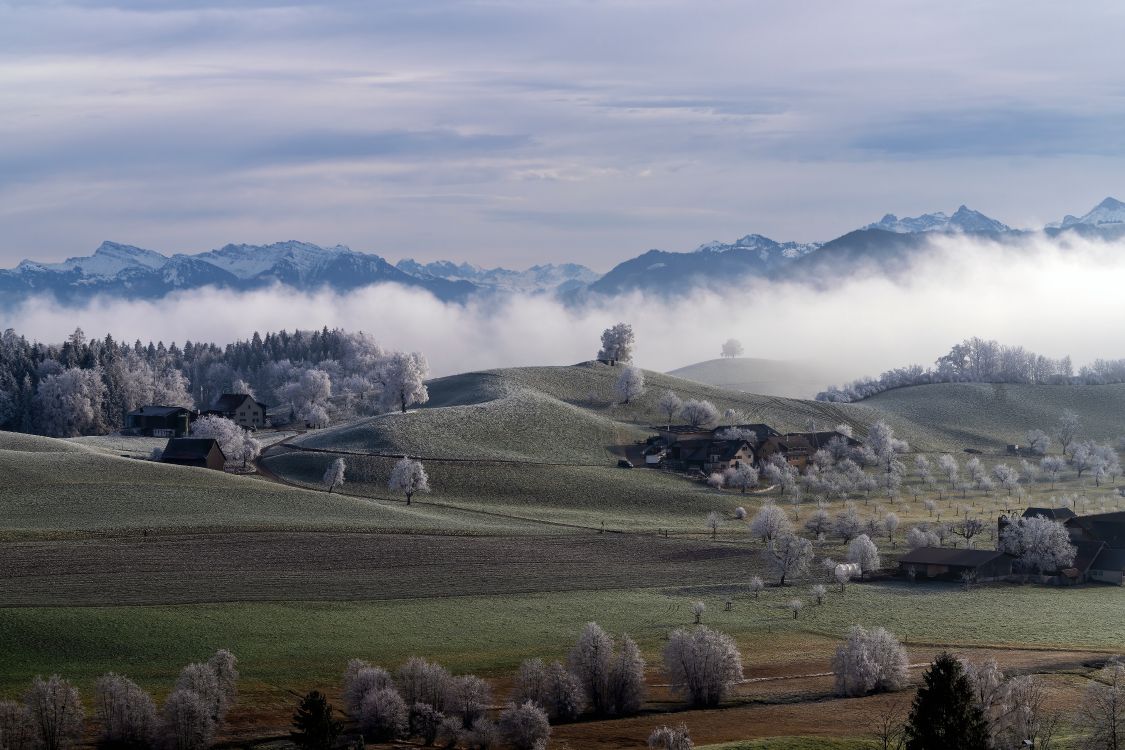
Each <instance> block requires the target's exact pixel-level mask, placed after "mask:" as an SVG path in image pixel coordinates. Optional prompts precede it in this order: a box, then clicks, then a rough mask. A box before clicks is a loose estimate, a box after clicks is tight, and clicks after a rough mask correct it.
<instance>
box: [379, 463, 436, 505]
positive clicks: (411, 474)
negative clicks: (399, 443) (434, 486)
mask: <svg viewBox="0 0 1125 750" xmlns="http://www.w3.org/2000/svg"><path fill="white" fill-rule="evenodd" d="M387 486H388V487H389V488H390V489H392V490H395V491H397V492H401V493H403V494H404V495H406V504H407V505H410V499H411V498H412V497H414V493H416V492H429V491H430V478H429V476H427V475H426V469H425V468H424V467H423V466H422V462H421V461H415V460H414V459H413V458H410V457H408V456H403V457H402V458H400V459H399V460H398V463H396V464H395V467H394V469H392V470H391V479H390V481H389V482H388V483H387Z"/></svg>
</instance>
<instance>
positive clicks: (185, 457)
mask: <svg viewBox="0 0 1125 750" xmlns="http://www.w3.org/2000/svg"><path fill="white" fill-rule="evenodd" d="M160 460H161V461H162V462H163V463H166V464H176V465H177V466H198V467H201V468H205V469H215V470H216V471H222V470H223V467H224V466H226V463H227V459H226V456H224V455H223V451H222V450H221V449H220V448H219V443H218V441H217V440H215V439H214V438H172V439H171V440H169V441H168V445H166V446H165V447H164V453H163V455H161V457H160Z"/></svg>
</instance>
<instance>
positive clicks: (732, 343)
mask: <svg viewBox="0 0 1125 750" xmlns="http://www.w3.org/2000/svg"><path fill="white" fill-rule="evenodd" d="M743 351H744V350H743V348H742V342H741V341H739V340H738V339H727V340H726V342H725V343H723V352H722V354H723V357H725V358H727V359H734V358H735V357H741V356H742V352H743Z"/></svg>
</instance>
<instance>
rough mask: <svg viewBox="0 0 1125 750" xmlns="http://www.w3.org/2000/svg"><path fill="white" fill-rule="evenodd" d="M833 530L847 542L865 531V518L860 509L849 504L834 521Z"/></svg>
mask: <svg viewBox="0 0 1125 750" xmlns="http://www.w3.org/2000/svg"><path fill="white" fill-rule="evenodd" d="M832 532H833V533H834V534H835V535H836V536H838V537H840V538H841V539H843V540H844V543H845V544H847V543H848V542H850V541H851V540H853V539H855V538H856V537H857V536H859V535H860V534H861V533H863V519H862V518H860V517H859V511H857V510H856V509H855V508H853V507H851V506H849V507H847V508H845V509H844V510H843V512H841V513H840V514H838V515H837V516H836V518H835V520H834V521H833V522H832Z"/></svg>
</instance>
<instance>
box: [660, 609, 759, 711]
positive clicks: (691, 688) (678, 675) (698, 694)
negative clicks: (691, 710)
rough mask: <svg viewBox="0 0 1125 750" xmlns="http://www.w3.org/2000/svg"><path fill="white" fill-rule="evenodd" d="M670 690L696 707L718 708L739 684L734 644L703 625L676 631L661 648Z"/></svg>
mask: <svg viewBox="0 0 1125 750" xmlns="http://www.w3.org/2000/svg"><path fill="white" fill-rule="evenodd" d="M664 668H665V671H666V672H667V674H668V678H669V681H670V682H671V683H672V689H673V690H675V691H676V692H679V693H682V694H683V695H685V696H687V698H688V700H689V701H690V702H691V704H692V705H695V706H717V705H719V703H720V702H722V700H723V698H724V697H726V695H727V694H728V693H729V692H730V690H731V688H733V686H734V685H735V684H737V683H738V682H739V681H741V680H742V655H741V654H740V653H739V651H738V646H737V645H735V642H734V640H733V639H732V638H731V637H730V636H728V635H726V634H724V633H720V632H718V631H715V630H711V629H710V628H708V627H707V626H705V625H700V626H699V627H697V628H695V629H694V630H676V631H673V632H672V634H671V635H670V636H669V637H668V643H667V645H665V647H664Z"/></svg>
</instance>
